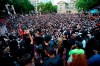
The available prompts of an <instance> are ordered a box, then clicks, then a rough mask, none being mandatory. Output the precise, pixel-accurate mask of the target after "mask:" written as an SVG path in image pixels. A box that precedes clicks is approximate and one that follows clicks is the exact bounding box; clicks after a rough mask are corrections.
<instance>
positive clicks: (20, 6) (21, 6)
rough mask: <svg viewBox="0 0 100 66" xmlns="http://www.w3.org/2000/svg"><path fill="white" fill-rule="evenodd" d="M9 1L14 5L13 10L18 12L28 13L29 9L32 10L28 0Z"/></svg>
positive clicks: (32, 7)
mask: <svg viewBox="0 0 100 66" xmlns="http://www.w3.org/2000/svg"><path fill="white" fill-rule="evenodd" d="M9 3H10V4H13V5H14V7H15V10H16V12H18V13H21V12H23V13H28V12H29V11H31V10H34V6H33V5H32V4H31V3H30V2H29V0H11V1H10V2H9Z"/></svg>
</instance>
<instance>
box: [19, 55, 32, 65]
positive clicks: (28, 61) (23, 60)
mask: <svg viewBox="0 0 100 66" xmlns="http://www.w3.org/2000/svg"><path fill="white" fill-rule="evenodd" d="M18 61H19V63H20V65H21V66H31V61H32V56H31V54H29V53H26V54H23V55H22V57H21V58H20V59H19V60H18Z"/></svg>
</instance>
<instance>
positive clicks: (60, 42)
mask: <svg viewBox="0 0 100 66" xmlns="http://www.w3.org/2000/svg"><path fill="white" fill-rule="evenodd" d="M62 42H63V40H62V38H60V37H59V38H58V39H57V44H59V45H61V44H62Z"/></svg>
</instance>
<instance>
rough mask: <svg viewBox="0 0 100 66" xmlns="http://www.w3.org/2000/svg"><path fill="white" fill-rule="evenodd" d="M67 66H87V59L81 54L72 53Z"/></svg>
mask: <svg viewBox="0 0 100 66" xmlns="http://www.w3.org/2000/svg"><path fill="white" fill-rule="evenodd" d="M69 66H88V61H87V59H86V57H85V55H83V54H73V55H72V62H71V64H70V65H69Z"/></svg>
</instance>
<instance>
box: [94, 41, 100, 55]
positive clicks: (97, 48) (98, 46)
mask: <svg viewBox="0 0 100 66" xmlns="http://www.w3.org/2000/svg"><path fill="white" fill-rule="evenodd" d="M93 51H94V53H95V54H100V40H97V41H95V46H94V50H93Z"/></svg>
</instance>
